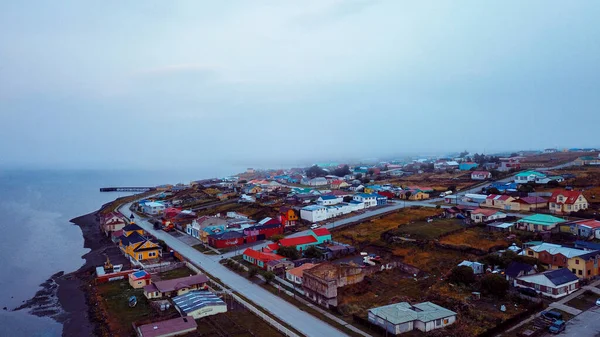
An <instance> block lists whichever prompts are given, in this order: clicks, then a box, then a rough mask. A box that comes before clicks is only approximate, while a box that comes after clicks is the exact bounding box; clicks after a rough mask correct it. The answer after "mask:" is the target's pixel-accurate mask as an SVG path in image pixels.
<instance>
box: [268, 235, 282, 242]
mask: <svg viewBox="0 0 600 337" xmlns="http://www.w3.org/2000/svg"><path fill="white" fill-rule="evenodd" d="M283 238H285V236H283V235H282V234H275V235H273V236H271V237H270V239H271V241H273V242H279V240H281V239H283Z"/></svg>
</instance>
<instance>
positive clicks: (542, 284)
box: [515, 268, 580, 298]
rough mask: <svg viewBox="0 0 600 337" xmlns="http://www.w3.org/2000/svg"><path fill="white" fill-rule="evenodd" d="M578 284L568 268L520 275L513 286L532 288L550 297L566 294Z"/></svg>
mask: <svg viewBox="0 0 600 337" xmlns="http://www.w3.org/2000/svg"><path fill="white" fill-rule="evenodd" d="M579 286H580V285H579V279H578V278H577V276H576V275H575V274H573V273H572V272H571V271H570V270H569V269H568V268H560V269H555V270H551V271H546V272H543V273H539V274H534V275H526V276H521V277H518V278H517V279H516V280H515V287H520V288H529V289H533V290H535V291H537V292H538V293H540V294H543V295H546V296H549V297H552V298H559V297H563V296H566V295H568V294H570V293H572V292H574V291H576V290H577V289H579Z"/></svg>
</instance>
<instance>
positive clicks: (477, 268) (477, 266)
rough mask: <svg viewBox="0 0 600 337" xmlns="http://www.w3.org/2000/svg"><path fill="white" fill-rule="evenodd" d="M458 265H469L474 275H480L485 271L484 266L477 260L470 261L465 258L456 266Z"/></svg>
mask: <svg viewBox="0 0 600 337" xmlns="http://www.w3.org/2000/svg"><path fill="white" fill-rule="evenodd" d="M460 266H465V267H469V268H471V269H473V274H475V275H480V274H483V273H484V272H485V266H484V265H483V264H482V263H479V262H471V261H467V260H465V261H463V262H461V263H459V264H458V267H460Z"/></svg>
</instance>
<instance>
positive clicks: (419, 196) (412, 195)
mask: <svg viewBox="0 0 600 337" xmlns="http://www.w3.org/2000/svg"><path fill="white" fill-rule="evenodd" d="M398 198H400V199H403V200H425V199H429V194H428V193H425V192H423V191H420V190H402V191H400V192H398Z"/></svg>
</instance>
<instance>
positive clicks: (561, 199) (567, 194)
mask: <svg viewBox="0 0 600 337" xmlns="http://www.w3.org/2000/svg"><path fill="white" fill-rule="evenodd" d="M549 204H550V212H552V213H558V214H568V213H571V212H577V211H579V210H582V209H587V208H588V207H589V203H588V201H587V199H586V198H585V197H584V196H583V193H581V191H567V190H556V191H554V192H552V196H551V197H550V201H549Z"/></svg>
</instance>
